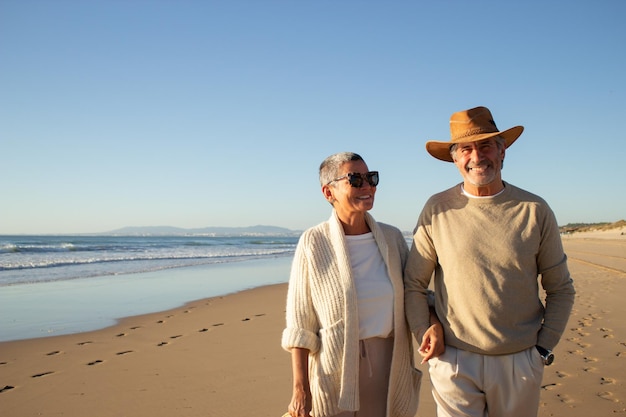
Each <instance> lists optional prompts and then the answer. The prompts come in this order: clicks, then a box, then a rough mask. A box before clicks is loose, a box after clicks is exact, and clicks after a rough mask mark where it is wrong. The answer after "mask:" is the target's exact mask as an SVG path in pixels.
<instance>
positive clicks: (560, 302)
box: [537, 209, 576, 349]
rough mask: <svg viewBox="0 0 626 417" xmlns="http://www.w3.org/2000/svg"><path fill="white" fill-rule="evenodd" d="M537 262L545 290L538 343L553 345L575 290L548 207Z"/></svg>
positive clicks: (547, 347)
mask: <svg viewBox="0 0 626 417" xmlns="http://www.w3.org/2000/svg"><path fill="white" fill-rule="evenodd" d="M537 262H538V272H539V274H541V285H542V287H543V289H544V290H545V292H546V305H545V311H544V316H543V324H542V326H541V330H540V331H539V334H538V336H537V344H538V345H539V346H542V347H544V348H546V349H553V348H554V346H556V344H557V343H558V342H559V339H560V338H561V335H562V334H563V332H564V331H565V327H566V326H567V320H568V318H569V316H570V312H571V310H572V307H573V305H574V296H575V294H576V292H575V290H574V284H573V280H572V278H571V277H570V273H569V269H568V267H567V257H566V256H565V254H564V253H563V243H562V241H561V236H560V234H559V228H558V225H557V222H556V218H555V217H554V214H553V213H552V211H551V210H549V209H548V213H547V215H546V218H545V223H544V225H543V233H542V239H541V245H540V248H539V255H538V259H537Z"/></svg>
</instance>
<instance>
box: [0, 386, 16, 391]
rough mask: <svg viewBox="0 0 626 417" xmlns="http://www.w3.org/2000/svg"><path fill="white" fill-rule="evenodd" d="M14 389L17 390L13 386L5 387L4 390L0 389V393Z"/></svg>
mask: <svg viewBox="0 0 626 417" xmlns="http://www.w3.org/2000/svg"><path fill="white" fill-rule="evenodd" d="M13 388H15V387H14V386H11V385H5V386H4V388H0V393H3V392H5V391H8V390H10V389H13Z"/></svg>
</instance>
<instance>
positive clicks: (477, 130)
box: [452, 127, 500, 140]
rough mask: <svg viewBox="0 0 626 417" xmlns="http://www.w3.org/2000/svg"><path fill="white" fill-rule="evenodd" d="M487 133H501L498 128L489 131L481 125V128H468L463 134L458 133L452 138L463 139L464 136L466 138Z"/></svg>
mask: <svg viewBox="0 0 626 417" xmlns="http://www.w3.org/2000/svg"><path fill="white" fill-rule="evenodd" d="M485 133H500V132H498V130H497V129H496V130H491V131H488V130H486V129H483V128H480V127H479V128H475V129H469V130H466V131H465V132H463V134H461V135H456V136H455V137H454V138H452V140H458V139H463V138H466V137H468V136H476V135H482V134H485Z"/></svg>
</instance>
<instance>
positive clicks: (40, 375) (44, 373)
mask: <svg viewBox="0 0 626 417" xmlns="http://www.w3.org/2000/svg"><path fill="white" fill-rule="evenodd" d="M53 373H54V372H52V371H48V372H42V373H40V374H35V375H33V376H31V378H41V377H42V376H46V375H50V374H53Z"/></svg>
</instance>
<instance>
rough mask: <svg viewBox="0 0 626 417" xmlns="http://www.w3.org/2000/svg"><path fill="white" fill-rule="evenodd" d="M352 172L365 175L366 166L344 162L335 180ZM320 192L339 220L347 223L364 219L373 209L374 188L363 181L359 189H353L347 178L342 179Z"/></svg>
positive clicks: (357, 162)
mask: <svg viewBox="0 0 626 417" xmlns="http://www.w3.org/2000/svg"><path fill="white" fill-rule="evenodd" d="M353 172H356V173H360V174H365V173H367V172H368V168H367V164H366V163H365V162H363V161H349V162H345V163H344V164H342V165H341V168H340V169H339V172H338V175H337V177H336V178H341V177H343V176H345V175H346V174H348V173H353ZM322 192H323V193H324V197H326V199H327V200H328V201H329V202H330V203H331V204H332V205H333V207H334V208H335V210H336V211H337V214H338V216H339V218H340V219H341V220H342V221H344V222H346V223H347V222H349V221H350V220H354V219H355V218H359V217H364V216H365V212H367V211H368V210H371V209H372V207H374V194H376V187H372V186H371V185H370V184H369V183H368V182H367V181H363V185H362V186H361V187H360V188H355V187H352V186H351V185H350V183H349V182H348V179H347V178H343V179H340V180H338V181H333V182H331V183H330V184H328V185H324V186H323V187H322Z"/></svg>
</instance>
